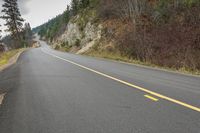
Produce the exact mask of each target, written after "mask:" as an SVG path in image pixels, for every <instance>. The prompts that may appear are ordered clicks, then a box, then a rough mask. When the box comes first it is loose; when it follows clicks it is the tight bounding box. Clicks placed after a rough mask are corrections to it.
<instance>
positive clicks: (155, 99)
mask: <svg viewBox="0 0 200 133" xmlns="http://www.w3.org/2000/svg"><path fill="white" fill-rule="evenodd" d="M144 96H145V97H146V98H149V99H151V100H152V101H155V102H157V101H158V99H157V98H154V97H152V96H150V95H144Z"/></svg>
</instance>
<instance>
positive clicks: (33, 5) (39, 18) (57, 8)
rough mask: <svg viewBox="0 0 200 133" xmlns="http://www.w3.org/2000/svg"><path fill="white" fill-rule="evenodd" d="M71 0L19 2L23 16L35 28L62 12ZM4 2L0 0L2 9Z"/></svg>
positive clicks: (1, 22) (24, 0)
mask: <svg viewBox="0 0 200 133" xmlns="http://www.w3.org/2000/svg"><path fill="white" fill-rule="evenodd" d="M70 1H71V0H18V4H19V8H20V12H21V14H22V17H23V18H24V19H25V20H26V22H29V23H30V24H31V27H32V28H34V27H36V26H39V25H41V24H42V23H44V22H46V21H48V20H49V19H51V18H53V17H55V16H56V15H58V14H60V13H62V12H63V11H64V10H65V9H66V7H67V5H68V4H69V3H70ZM2 4H3V0H0V10H2ZM0 15H2V13H0ZM3 23H4V21H2V20H0V24H1V25H3ZM4 28H5V27H4ZM4 35H5V33H4Z"/></svg>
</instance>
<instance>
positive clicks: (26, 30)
mask: <svg viewBox="0 0 200 133" xmlns="http://www.w3.org/2000/svg"><path fill="white" fill-rule="evenodd" d="M1 12H2V13H3V15H2V16H0V18H1V19H3V20H4V21H5V24H4V26H6V27H7V29H6V30H5V32H8V33H10V35H9V36H10V37H9V38H10V39H12V40H9V43H10V44H9V47H12V48H20V47H26V46H27V45H28V44H29V43H30V41H31V36H32V32H31V27H30V24H29V23H25V24H23V23H24V22H25V20H24V19H23V18H22V16H21V13H20V10H19V6H18V0H3V5H2V10H1ZM0 28H1V27H0ZM1 32H2V30H0V33H1ZM7 38H8V37H7ZM7 41H8V40H7Z"/></svg>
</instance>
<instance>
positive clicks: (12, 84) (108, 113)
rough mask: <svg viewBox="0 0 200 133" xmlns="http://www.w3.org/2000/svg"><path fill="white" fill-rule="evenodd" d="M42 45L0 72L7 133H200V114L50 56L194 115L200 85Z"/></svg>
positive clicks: (0, 110)
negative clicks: (185, 104) (131, 85)
mask: <svg viewBox="0 0 200 133" xmlns="http://www.w3.org/2000/svg"><path fill="white" fill-rule="evenodd" d="M41 44H42V47H40V48H36V49H31V50H28V51H26V52H24V53H23V54H22V55H21V56H20V58H19V60H18V62H17V63H16V64H15V65H13V66H11V67H9V68H8V69H6V70H4V71H2V72H0V89H1V91H4V92H7V93H6V96H5V98H4V101H3V104H2V105H1V107H0V133H200V112H198V111H195V110H192V109H190V108H187V107H184V106H181V105H179V104H176V103H173V102H170V101H167V100H165V99H162V98H159V97H156V96H153V95H150V94H148V93H145V92H143V91H140V90H138V89H137V88H134V87H130V86H127V85H124V84H122V83H120V82H117V81H114V80H112V79H110V78H107V77H104V76H102V75H99V74H97V73H94V72H92V71H88V70H86V69H84V68H81V67H79V66H77V65H74V64H72V63H69V62H66V61H64V60H61V59H59V58H55V57H53V56H51V55H56V56H57V57H60V58H63V59H67V60H70V61H73V62H76V63H78V64H80V65H83V66H85V67H87V68H90V69H93V70H96V71H98V72H102V73H104V74H107V75H110V76H112V77H115V78H117V79H120V80H123V81H126V82H128V83H131V84H134V85H137V86H140V87H143V88H146V89H148V90H150V91H153V92H156V93H159V94H162V95H165V96H167V97H170V98H173V99H176V100H179V101H181V102H184V103H187V104H189V105H192V106H195V107H200V78H199V77H193V76H189V75H182V74H178V73H171V72H166V71H161V70H156V69H151V68H145V67H140V66H135V65H129V64H124V63H118V62H114V61H109V60H105V59H98V58H92V57H87V56H81V55H75V54H69V53H64V52H58V51H55V50H52V49H50V48H49V47H48V46H47V45H46V43H45V42H42V41H41ZM44 51H45V52H44ZM47 53H50V54H51V55H49V54H47ZM144 95H150V96H152V97H154V98H156V99H158V101H153V100H152V99H149V98H147V97H145V96H144Z"/></svg>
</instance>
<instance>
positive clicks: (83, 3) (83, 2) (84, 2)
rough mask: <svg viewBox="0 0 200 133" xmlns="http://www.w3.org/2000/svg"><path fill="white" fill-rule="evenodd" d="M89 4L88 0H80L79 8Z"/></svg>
mask: <svg viewBox="0 0 200 133" xmlns="http://www.w3.org/2000/svg"><path fill="white" fill-rule="evenodd" d="M89 4H90V0H80V7H81V8H86V7H88V6H89Z"/></svg>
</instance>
